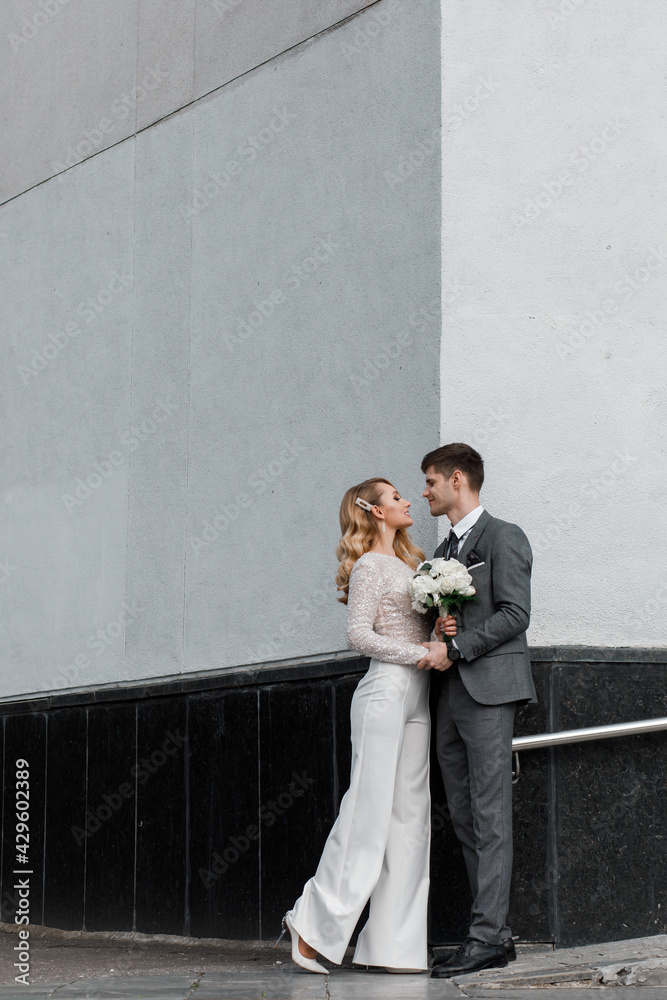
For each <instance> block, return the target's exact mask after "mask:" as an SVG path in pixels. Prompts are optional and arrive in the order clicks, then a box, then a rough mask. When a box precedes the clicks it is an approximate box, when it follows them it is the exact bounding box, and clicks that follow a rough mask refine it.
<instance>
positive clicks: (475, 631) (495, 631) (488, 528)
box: [434, 510, 537, 705]
mask: <svg viewBox="0 0 667 1000" xmlns="http://www.w3.org/2000/svg"><path fill="white" fill-rule="evenodd" d="M445 546H446V540H445V541H444V542H443V543H442V544H441V545H439V546H438V548H437V549H436V551H435V557H441V556H443V555H444V552H445ZM473 550H474V553H473V558H472V559H471V557H470V553H471V552H473ZM475 554H476V555H477V556H479V559H477V558H475ZM435 557H434V558H435ZM457 559H458V560H459V562H462V563H464V565H468V566H470V565H471V563H472V564H474V563H476V562H481V563H483V565H481V566H477V568H476V569H475V568H469V572H470V575H471V576H472V582H473V586H474V587H475V589H476V590H477V600H475V601H466V602H465V603H464V604H463V606H462V609H461V612H460V613H459V614H458V615H457V620H458V622H459V631H458V635H457V636H456V645H457V646H458V647H459V649H460V650H461V659H460V660H459V661H458V667H459V673H460V675H461V680H462V681H463V683H464V685H465V687H466V689H467V691H468V694H470V695H471V697H472V698H474V699H475V701H477V702H480V703H481V704H482V705H502V704H504V703H506V702H511V701H523V702H527V701H530V702H536V701H537V695H536V693H535V685H534V683H533V674H532V671H531V669H530V658H529V656H528V642H527V639H526V629H527V628H528V623H529V621H530V573H531V569H532V565H533V553H532V550H531V548H530V543H529V541H528V539H527V538H526V536H525V534H524V533H523V531H522V530H521V528H519V527H518V526H517V525H516V524H510V523H509V522H508V521H501V520H500V519H499V518H497V517H492V516H491V515H490V514H489V512H488V511H486V510H485V511H483V513H482V515H481V516H480V518H479V520H478V521H477V523H476V524H475V525H474V527H473V528H472V530H471V532H470V534H469V535H468V537H467V538H466V540H465V542H464V543H463V545H462V546H461V549H460V551H459V554H458V556H457Z"/></svg>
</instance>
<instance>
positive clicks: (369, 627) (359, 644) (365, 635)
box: [347, 559, 428, 665]
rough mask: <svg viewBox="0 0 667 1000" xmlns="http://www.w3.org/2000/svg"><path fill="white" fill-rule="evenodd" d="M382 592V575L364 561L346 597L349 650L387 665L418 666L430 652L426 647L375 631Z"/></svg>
mask: <svg viewBox="0 0 667 1000" xmlns="http://www.w3.org/2000/svg"><path fill="white" fill-rule="evenodd" d="M383 590H384V586H383V583H382V573H381V571H380V569H379V567H378V566H377V565H376V564H375V563H374V562H372V561H371V560H369V559H363V560H361V561H360V562H356V563H355V564H354V566H353V567H352V572H351V574H350V588H349V591H348V597H347V645H348V649H355V650H357V652H359V653H363V654H364V656H374V657H375V658H376V659H377V660H384V661H385V663H402V664H406V665H407V664H413V663H418V662H419V660H421V659H422V657H424V656H426V653H427V652H428V650H427V649H426V648H425V647H424V646H419V645H417V644H416V643H413V642H409V641H408V640H407V639H398V638H394V637H393V636H389V635H378V633H377V632H376V631H375V629H374V625H375V622H376V621H377V619H378V611H379V605H380V599H381V597H382V592H383Z"/></svg>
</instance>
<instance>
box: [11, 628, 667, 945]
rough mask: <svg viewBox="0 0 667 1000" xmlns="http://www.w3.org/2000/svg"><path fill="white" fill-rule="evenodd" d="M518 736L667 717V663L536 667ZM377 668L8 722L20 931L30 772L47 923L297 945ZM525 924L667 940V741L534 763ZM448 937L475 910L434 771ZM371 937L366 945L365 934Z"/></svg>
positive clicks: (528, 772) (36, 902)
mask: <svg viewBox="0 0 667 1000" xmlns="http://www.w3.org/2000/svg"><path fill="white" fill-rule="evenodd" d="M531 654H532V660H533V672H534V676H535V683H536V687H537V691H538V696H539V704H538V705H534V706H527V707H525V708H523V709H522V710H521V711H520V712H519V713H518V715H517V721H516V726H515V734H516V735H517V736H519V735H529V734H532V733H537V732H550V731H557V730H562V729H576V728H579V727H583V726H590V725H605V724H609V723H616V722H624V721H631V720H636V719H642V718H654V717H659V716H667V693H666V692H667V684H666V683H665V681H666V679H667V651H666V650H644V649H641V650H634V649H622V650H618V649H616V650H605V649H602V650H600V649H593V648H590V649H589V648H586V647H565V646H563V647H554V648H551V649H549V648H539V649H533V650H532V651H531ZM366 662H367V661H365V660H364V659H363V658H360V657H355V656H351V655H350V656H346V655H342V656H340V655H339V656H336V657H335V658H332V659H331V660H322V659H320V660H317V661H314V662H313V663H302V662H300V663H292V664H274V665H267V666H265V667H261V668H257V667H252V668H238V669H236V670H232V671H226V672H224V673H220V674H213V673H209V674H201V675H199V676H196V677H186V678H184V677H178V678H165V679H162V680H159V681H156V682H154V683H150V684H149V683H142V684H134V685H127V686H125V687H123V688H118V687H107V688H100V689H98V690H96V691H92V692H72V693H69V694H67V693H66V694H62V695H53V696H50V695H47V696H44V697H39V698H33V699H30V700H28V701H14V702H10V703H6V704H4V705H0V715H1V716H2V727H3V744H2V766H3V774H4V799H3V832H2V845H1V849H0V878H1V885H2V903H1V907H2V919H3V920H5V921H13V919H14V916H15V912H16V906H17V902H18V901H17V897H16V893H15V889H14V882H15V876H14V874H13V872H14V870H15V867H16V864H17V862H16V861H15V857H16V840H15V837H16V831H15V822H16V817H15V808H14V806H15V791H16V790H15V770H16V766H15V762H16V760H17V759H20V758H23V757H24V758H26V759H28V760H29V762H30V781H31V814H30V838H31V839H30V859H31V867H32V871H33V874H32V876H31V919H32V921H33V922H35V923H46V924H47V925H51V926H55V927H62V928H68V929H79V928H87V929H89V930H131V929H136V930H138V931H144V932H147V933H167V934H193V935H195V936H207V937H225V938H232V939H256V938H265V939H270V938H271V937H273V936H274V935H276V936H277V933H278V930H279V925H280V918H281V916H282V914H283V913H284V912H285V910H287V909H288V908H289V907H290V906H291V904H292V903H293V902H294V899H295V898H296V896H297V895H298V894H299V892H300V890H301V887H302V885H303V883H304V882H305V881H306V880H307V879H308V878H309V877H310V876H311V875H312V874H313V873H314V871H315V867H316V865H317V861H318V858H319V854H320V852H321V849H322V846H323V844H324V841H325V840H326V837H327V835H328V833H329V830H330V828H331V825H332V823H333V821H334V819H335V817H336V814H337V810H338V807H339V804H340V800H341V798H342V796H343V794H344V793H345V791H346V789H347V786H348V783H349V769H350V742H349V709H350V701H351V698H352V695H353V693H354V689H355V687H356V684H357V683H358V680H359V677H360V676H361V675H362V673H363V671H364V670H365V667H366ZM520 764H521V774H520V777H519V781H518V782H517V784H516V785H515V786H514V847H515V859H514V877H513V883H512V897H511V911H510V923H511V926H512V930H513V932H514V934H515V935H518V936H519V937H520V938H521V939H523V940H525V941H553V942H555V943H556V944H557V945H562V946H565V945H575V944H587V943H593V942H597V941H605V940H616V939H621V938H630V937H633V936H635V935H642V936H643V935H647V934H653V933H655V934H658V933H665V932H667V850H665V848H666V847H667V844H666V839H667V835H665V833H664V831H665V829H667V815H666V803H667V796H666V795H665V779H664V775H665V773H667V736H666V734H665V733H664V732H662V733H655V734H649V735H643V736H632V737H624V738H617V739H612V740H608V741H599V742H591V743H579V744H571V745H568V746H564V747H559V748H558V749H543V750H533V751H523V752H522V753H521V755H520ZM431 774H432V800H433V809H432V822H433V839H432V858H431V902H430V916H429V936H430V940H431V942H432V943H433V944H434V945H438V944H444V943H448V942H454V941H458V940H460V939H461V938H462V937H463V936H464V934H465V932H466V928H467V925H468V921H469V915H470V905H471V898H470V890H469V887H468V881H467V875H466V871H465V865H464V863H463V857H462V854H461V850H460V847H459V844H458V842H457V840H456V837H455V836H454V833H453V831H452V828H451V825H450V823H449V820H448V818H447V809H446V801H445V793H444V788H443V785H442V778H441V776H440V773H439V768H438V764H437V760H436V759H435V756H434V758H433V760H432V768H431ZM360 923H363V918H362V921H361V922H360Z"/></svg>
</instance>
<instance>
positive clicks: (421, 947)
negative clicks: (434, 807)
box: [291, 659, 431, 969]
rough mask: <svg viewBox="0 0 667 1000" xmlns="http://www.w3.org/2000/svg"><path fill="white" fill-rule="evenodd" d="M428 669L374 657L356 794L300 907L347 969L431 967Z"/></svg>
mask: <svg viewBox="0 0 667 1000" xmlns="http://www.w3.org/2000/svg"><path fill="white" fill-rule="evenodd" d="M428 683H429V674H428V671H421V670H418V669H417V668H416V667H413V666H402V665H401V664H396V663H384V662H381V661H379V660H375V659H372V660H371V662H370V666H369V668H368V672H367V673H366V674H365V676H364V677H363V678H362V679H361V681H360V682H359V686H358V687H357V689H356V691H355V693H354V696H353V698H352V708H351V712H350V717H351V737H352V769H351V775H350V787H349V789H348V791H347V792H346V793H345V795H344V797H343V801H342V802H341V806H340V813H339V815H338V819H337V820H336V822H335V823H334V826H333V828H332V830H331V833H330V834H329V837H328V839H327V842H326V844H325V846H324V851H323V852H322V857H321V858H320V863H319V865H318V867H317V871H316V873H315V875H314V876H313V878H311V879H310V880H309V881H308V882H307V883H306V885H305V886H304V890H303V894H302V895H301V896H300V897H299V899H298V900H297V901H296V903H295V904H294V908H293V910H292V911H291V919H292V923H293V925H294V927H295V929H296V930H297V931H298V933H299V934H300V935H301V937H302V938H303V939H304V941H306V942H307V943H308V944H309V945H311V946H312V947H313V948H316V949H317V951H318V952H320V954H321V955H324V957H325V958H328V959H329V961H331V962H336V963H338V964H339V963H340V962H342V960H343V956H344V954H345V949H346V948H347V945H348V943H349V940H350V938H351V936H352V933H353V932H354V928H355V926H356V924H357V921H358V920H359V917H360V916H361V913H362V911H363V908H364V906H365V905H366V903H367V902H368V900H369V898H370V901H371V907H370V916H369V919H368V921H367V923H366V925H365V927H364V929H363V931H362V932H361V934H360V935H359V940H358V942H357V948H356V951H355V954H354V961H355V962H358V963H360V964H362V965H378V966H390V967H393V968H411V969H426V968H428V958H427V942H426V913H427V904H428V889H429V851H430V843H431V823H430V808H431V803H430V792H429V736H430V719H429V711H428Z"/></svg>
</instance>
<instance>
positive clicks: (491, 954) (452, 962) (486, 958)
mask: <svg viewBox="0 0 667 1000" xmlns="http://www.w3.org/2000/svg"><path fill="white" fill-rule="evenodd" d="M507 961H508V952H507V949H506V948H505V945H504V944H485V943H484V942H483V941H477V940H476V939H475V938H467V939H466V940H465V941H464V942H463V944H462V945H461V947H460V948H459V950H458V952H456V954H454V955H452V956H451V958H449V959H447V960H446V961H445V962H442V963H440V962H438V963H437V964H436V965H435V966H434V967H433V971H432V972H431V978H432V979H451V977H452V976H464V975H466V974H467V973H469V972H481V970H482V969H503V968H504V967H505V966H506V965H507Z"/></svg>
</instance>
